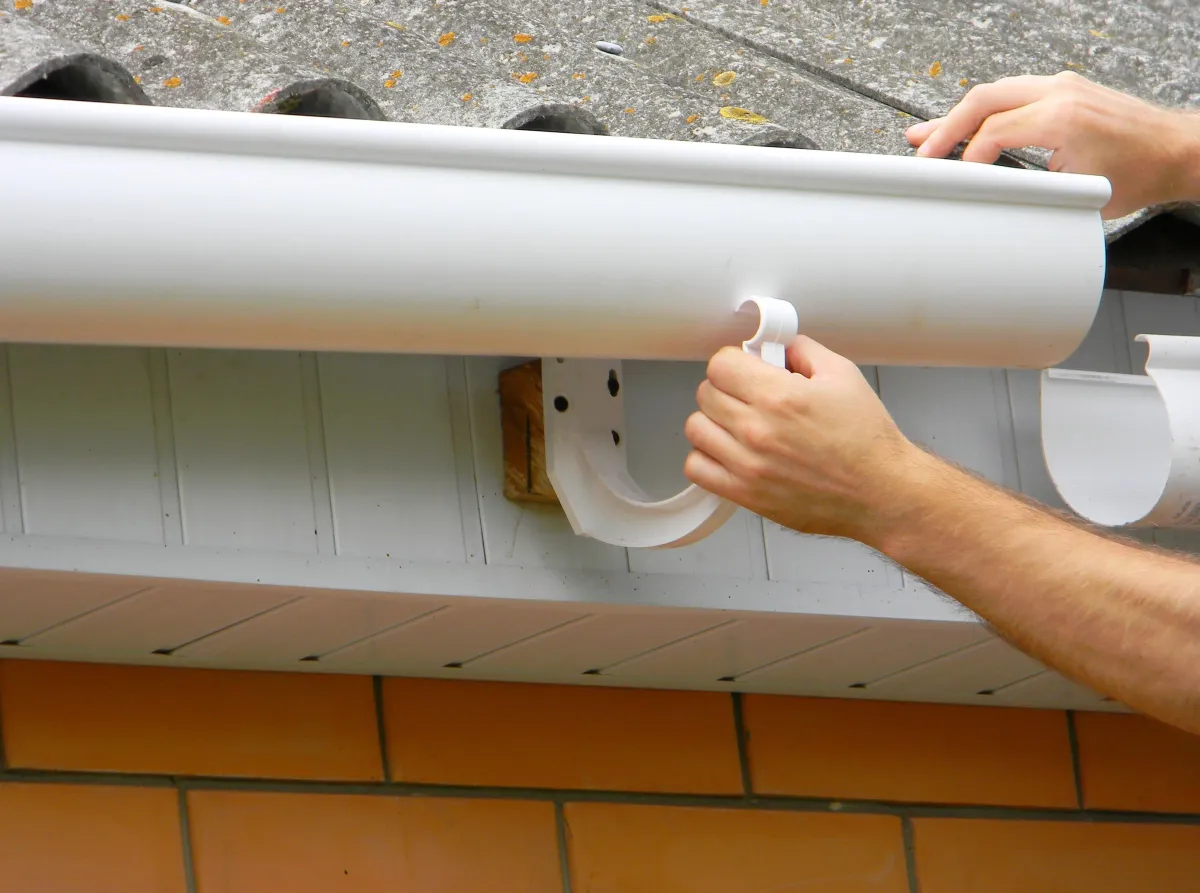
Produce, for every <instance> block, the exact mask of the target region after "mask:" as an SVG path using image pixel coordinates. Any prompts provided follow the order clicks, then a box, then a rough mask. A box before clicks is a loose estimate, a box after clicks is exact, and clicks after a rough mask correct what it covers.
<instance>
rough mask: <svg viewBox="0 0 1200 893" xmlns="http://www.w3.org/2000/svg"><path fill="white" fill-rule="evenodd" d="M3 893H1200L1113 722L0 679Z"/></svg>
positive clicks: (1193, 799) (98, 673) (16, 672)
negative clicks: (276, 892) (1083, 892)
mask: <svg viewBox="0 0 1200 893" xmlns="http://www.w3.org/2000/svg"><path fill="white" fill-rule="evenodd" d="M0 732H2V739H3V745H4V754H3V756H4V768H3V770H2V773H0V891H2V893H8V891H21V893H26V891H33V890H36V891H38V893H57V891H71V893H77V891H84V893H110V891H112V893H117V891H119V893H139V891H154V893H158V891H162V893H176V891H179V893H184V891H196V893H223V891H253V893H259V891H274V890H280V891H287V893H308V891H314V893H316V891H320V893H327V891H334V890H348V891H349V890H353V891H366V893H374V891H384V890H387V891H399V893H459V891H488V893H762V891H773V893H779V891H785V890H786V891H804V893H843V891H845V893H850V891H854V893H857V891H887V893H908V891H914V890H920V891H921V893H962V891H970V893H992V891H996V893H999V891H1004V893H1011V891H1021V893H1039V891H1045V893H1051V891H1055V893H1058V891H1076V890H1086V891H1089V893H1109V891H1138V893H1148V891H1169V893H1174V891H1196V890H1200V739H1195V738H1191V737H1189V736H1186V735H1183V734H1180V733H1177V732H1174V731H1171V730H1169V729H1166V728H1164V727H1161V726H1158V725H1156V724H1153V723H1150V722H1148V721H1145V720H1143V719H1140V718H1137V717H1130V716H1117V715H1100V714H1086V715H1085V714H1078V715H1074V716H1068V715H1065V714H1063V713H1060V712H1053V711H1026V710H1011V709H988V708H974V707H947V706H931V705H916V704H889V703H876V702H862V701H836V700H810V699H802V698H777V697H766V696H751V695H747V696H744V697H741V698H737V697H735V696H730V695H727V694H711V693H685V692H652V691H631V690H616V689H602V688H562V687H555V686H532V685H506V684H492V683H471V682H446V681H431V680H412V679H383V680H378V679H371V678H367V677H351V676H317V675H288V674H270V673H232V672H216V671H194V670H176V669H154V668H130V667H115V666H87V665H80V664H55V663H44V662H36V661H6V662H3V663H0Z"/></svg>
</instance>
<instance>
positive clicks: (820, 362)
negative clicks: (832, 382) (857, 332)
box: [787, 335, 850, 378]
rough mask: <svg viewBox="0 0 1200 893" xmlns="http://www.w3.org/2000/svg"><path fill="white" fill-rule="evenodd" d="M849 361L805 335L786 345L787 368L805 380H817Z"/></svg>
mask: <svg viewBox="0 0 1200 893" xmlns="http://www.w3.org/2000/svg"><path fill="white" fill-rule="evenodd" d="M849 362H850V361H849V360H847V359H846V358H845V357H843V356H842V355H841V354H836V353H834V352H833V351H832V350H830V349H829V348H828V347H825V346H824V345H823V344H818V343H817V342H816V341H813V340H812V339H811V338H809V337H808V336H807V335H797V336H796V340H795V341H793V342H792V343H791V344H789V345H788V348H787V366H788V369H789V370H791V371H792V372H796V373H798V374H800V375H803V376H804V377H805V378H819V377H822V376H825V375H829V374H831V373H835V372H837V371H838V370H839V369H842V368H843V367H844V366H845V365H846V364H847V363H849Z"/></svg>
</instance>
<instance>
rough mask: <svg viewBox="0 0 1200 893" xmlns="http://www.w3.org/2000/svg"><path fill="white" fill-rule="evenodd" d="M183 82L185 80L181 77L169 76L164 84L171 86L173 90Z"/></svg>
mask: <svg viewBox="0 0 1200 893" xmlns="http://www.w3.org/2000/svg"><path fill="white" fill-rule="evenodd" d="M182 83H183V81H181V80H180V79H179V78H174V77H172V78H167V79H166V80H165V81H163V86H164V87H170V88H171V89H172V90H174V89H175V88H176V87H178V86H179V85H180V84H182Z"/></svg>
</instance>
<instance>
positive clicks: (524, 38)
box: [513, 34, 533, 43]
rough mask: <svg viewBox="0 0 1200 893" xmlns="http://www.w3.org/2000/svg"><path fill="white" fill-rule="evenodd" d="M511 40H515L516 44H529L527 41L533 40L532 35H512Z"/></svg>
mask: <svg viewBox="0 0 1200 893" xmlns="http://www.w3.org/2000/svg"><path fill="white" fill-rule="evenodd" d="M513 40H515V41H516V42H517V43H529V41H531V40H533V35H532V34H514V35H513Z"/></svg>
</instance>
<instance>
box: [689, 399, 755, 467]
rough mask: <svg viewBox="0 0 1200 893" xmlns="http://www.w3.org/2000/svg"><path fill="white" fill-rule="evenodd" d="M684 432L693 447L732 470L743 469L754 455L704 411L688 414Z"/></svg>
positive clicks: (748, 464)
mask: <svg viewBox="0 0 1200 893" xmlns="http://www.w3.org/2000/svg"><path fill="white" fill-rule="evenodd" d="M683 434H684V436H685V437H686V438H687V439H688V442H689V443H690V444H691V445H692V446H693V447H695V448H696V449H698V450H700V452H702V453H704V454H705V455H707V456H709V457H711V458H712V459H714V460H715V461H717V462H720V463H721V464H722V465H723V466H725V468H727V469H730V470H731V471H742V470H745V469H747V468H748V467H749V466H750V463H751V461H752V457H751V455H750V452H749V451H748V450H747V449H746V447H745V446H743V445H742V444H741V442H740V441H739V440H738V439H737V438H736V437H735V436H734V435H733V434H731V433H730V432H729V431H727V430H726V429H724V428H722V427H721V426H720V425H718V424H717V423H716V422H714V421H713V420H712V419H710V418H709V417H708V416H706V415H705V414H704V413H702V412H694V413H692V414H691V415H690V416H688V420H687V421H686V422H684V425H683Z"/></svg>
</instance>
